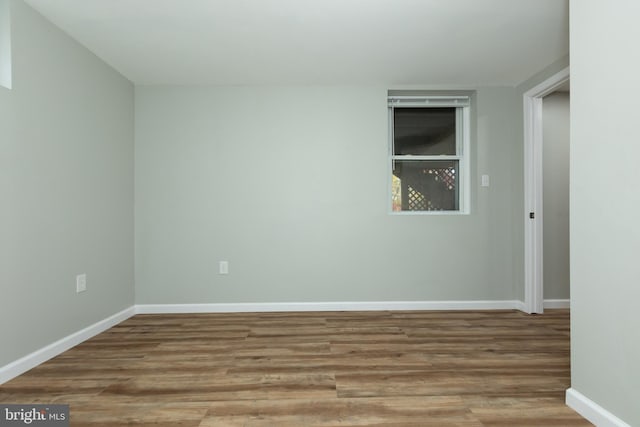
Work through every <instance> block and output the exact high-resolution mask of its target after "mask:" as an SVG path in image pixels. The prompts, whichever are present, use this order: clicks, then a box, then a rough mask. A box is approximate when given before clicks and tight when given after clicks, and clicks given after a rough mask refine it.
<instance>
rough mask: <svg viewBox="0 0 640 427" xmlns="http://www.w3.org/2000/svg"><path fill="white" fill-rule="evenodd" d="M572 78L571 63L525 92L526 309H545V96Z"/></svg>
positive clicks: (529, 311)
mask: <svg viewBox="0 0 640 427" xmlns="http://www.w3.org/2000/svg"><path fill="white" fill-rule="evenodd" d="M568 82H569V67H567V68H565V69H563V70H562V71H560V72H558V73H556V74H554V75H553V76H551V77H549V78H548V79H547V80H545V81H543V82H542V83H540V84H539V85H537V86H535V87H533V88H532V89H530V90H528V91H527V92H525V93H524V95H523V102H524V209H525V210H524V212H525V227H524V245H525V246H524V257H525V259H524V276H525V277H524V311H525V312H527V313H530V314H532V313H543V312H544V305H545V304H544V276H543V259H544V252H543V248H544V246H543V241H544V239H543V224H544V213H543V212H544V211H543V186H544V182H543V162H542V159H543V133H544V128H543V98H544V97H545V96H547V95H549V94H551V93H552V92H555V91H556V90H558V88H560V87H562V86H563V85H565V84H567V83H568Z"/></svg>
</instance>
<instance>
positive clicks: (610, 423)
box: [565, 388, 631, 427]
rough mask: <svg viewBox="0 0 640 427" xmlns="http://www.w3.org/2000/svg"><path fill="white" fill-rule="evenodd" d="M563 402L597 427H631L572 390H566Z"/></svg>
mask: <svg viewBox="0 0 640 427" xmlns="http://www.w3.org/2000/svg"><path fill="white" fill-rule="evenodd" d="M565 402H566V404H567V406H568V407H570V408H571V409H573V410H574V411H576V412H577V413H578V414H580V415H582V416H583V417H584V418H586V419H587V420H589V421H590V422H591V423H593V424H595V425H597V426H598V427H631V425H630V424H627V423H625V422H624V421H622V420H621V419H620V418H618V417H616V416H615V415H613V414H612V413H611V412H609V411H607V410H606V409H604V408H603V407H602V406H600V405H598V404H597V403H596V402H594V401H593V400H591V399H589V398H588V397H586V396H585V395H583V394H582V393H580V392H579V391H577V390H576V389H574V388H568V389H567V392H566V395H565Z"/></svg>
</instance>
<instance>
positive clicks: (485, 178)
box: [480, 175, 489, 187]
mask: <svg viewBox="0 0 640 427" xmlns="http://www.w3.org/2000/svg"><path fill="white" fill-rule="evenodd" d="M480 185H482V186H483V187H488V186H489V175H482V179H481V184H480Z"/></svg>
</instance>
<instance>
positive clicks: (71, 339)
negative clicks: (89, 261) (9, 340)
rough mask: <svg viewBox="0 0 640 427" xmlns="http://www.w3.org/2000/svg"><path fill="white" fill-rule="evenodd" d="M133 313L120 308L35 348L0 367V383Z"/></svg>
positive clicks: (131, 310)
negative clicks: (41, 346)
mask: <svg viewBox="0 0 640 427" xmlns="http://www.w3.org/2000/svg"><path fill="white" fill-rule="evenodd" d="M134 314H135V307H129V308H127V309H124V310H122V311H121V312H119V313H116V314H114V315H113V316H109V317H107V318H106V319H104V320H101V321H99V322H97V323H94V324H93V325H91V326H88V327H86V328H84V329H82V330H80V331H78V332H75V333H73V334H71V335H68V336H66V337H64V338H62V339H59V340H58V341H56V342H54V343H52V344H49V345H48V346H46V347H43V348H41V349H40V350H36V351H34V352H33V353H31V354H28V355H26V356H24V357H22V358H20V359H18V360H16V361H14V362H11V363H9V364H8V365H5V366H2V367H0V384H3V383H5V382H7V381H9V380H11V379H13V378H15V377H17V376H18V375H20V374H23V373H25V372H27V371H28V370H29V369H32V368H35V367H36V366H38V365H39V364H41V363H43V362H46V361H47V360H49V359H51V358H53V357H55V356H57V355H59V354H60V353H63V352H65V351H67V350H69V349H70V348H71V347H74V346H76V345H78V344H80V343H81V342H83V341H86V340H88V339H89V338H91V337H94V336H96V335H98V334H99V333H101V332H104V331H106V330H107V329H109V328H111V327H112V326H115V325H117V324H118V323H120V322H122V321H124V320H126V319H128V318H129V317H131V316H133V315H134Z"/></svg>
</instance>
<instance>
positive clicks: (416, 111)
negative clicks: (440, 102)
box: [393, 108, 456, 156]
mask: <svg viewBox="0 0 640 427" xmlns="http://www.w3.org/2000/svg"><path fill="white" fill-rule="evenodd" d="M393 122H394V127H393V139H394V154H395V155H407V154H413V155H423V156H438V155H455V154H456V109H455V108H395V109H394V110H393Z"/></svg>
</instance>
